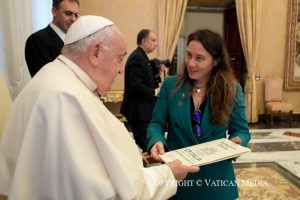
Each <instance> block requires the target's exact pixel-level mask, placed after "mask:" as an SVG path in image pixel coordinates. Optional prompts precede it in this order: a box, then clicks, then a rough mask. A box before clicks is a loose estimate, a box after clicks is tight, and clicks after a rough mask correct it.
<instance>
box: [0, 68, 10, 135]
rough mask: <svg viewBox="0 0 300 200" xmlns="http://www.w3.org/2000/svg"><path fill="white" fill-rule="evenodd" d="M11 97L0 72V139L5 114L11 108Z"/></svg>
mask: <svg viewBox="0 0 300 200" xmlns="http://www.w3.org/2000/svg"><path fill="white" fill-rule="evenodd" d="M11 104H12V101H11V97H10V94H9V91H8V87H7V84H6V82H5V80H4V79H3V76H2V74H1V72H0V138H1V135H2V131H3V128H4V124H5V121H6V117H7V114H8V112H9V110H10V108H11Z"/></svg>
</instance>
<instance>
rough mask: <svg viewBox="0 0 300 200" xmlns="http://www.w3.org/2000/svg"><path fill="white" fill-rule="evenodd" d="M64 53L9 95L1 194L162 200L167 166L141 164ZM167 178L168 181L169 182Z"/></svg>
mask: <svg viewBox="0 0 300 200" xmlns="http://www.w3.org/2000/svg"><path fill="white" fill-rule="evenodd" d="M95 90H96V85H95V83H94V82H93V81H92V80H91V79H90V78H89V77H88V76H87V74H85V73H84V72H83V71H82V70H81V69H80V68H79V67H78V66H77V65H75V64H74V63H73V62H72V61H71V60H69V59H68V58H66V57H65V56H62V55H60V56H59V57H58V59H56V60H55V61H53V62H52V63H49V64H47V65H46V66H44V67H43V68H42V69H41V71H40V72H39V73H38V74H37V75H36V76H35V77H34V78H33V79H32V80H31V81H30V82H29V83H28V85H27V86H26V87H25V88H24V89H23V91H22V92H21V93H20V94H19V96H18V97H17V98H16V100H15V102H14V105H13V108H12V111H11V113H10V115H9V118H8V121H7V124H6V127H5V131H4V134H3V136H2V140H1V144H0V193H2V194H6V195H9V199H12V200H44V199H47V200H52V199H53V200H54V199H55V200H96V199H97V200H102V199H166V198H168V197H170V196H172V195H174V194H175V193H176V189H177V186H176V184H173V183H174V182H175V179H174V176H173V174H172V172H171V170H170V169H169V168H168V167H167V166H166V165H161V166H156V167H151V168H143V164H142V158H141V155H140V152H139V150H138V148H137V146H136V145H135V143H134V140H133V139H132V138H131V136H130V135H129V133H128V131H127V129H126V127H125V126H124V124H123V123H121V122H120V121H119V120H118V119H117V118H116V117H115V116H114V115H113V114H111V112H110V111H109V110H107V108H106V107H105V106H104V105H103V103H102V101H101V100H100V99H99V97H98V96H97V95H96V94H95V92H94V91H95ZM171 183H172V184H171Z"/></svg>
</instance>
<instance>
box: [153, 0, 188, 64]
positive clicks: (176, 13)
mask: <svg viewBox="0 0 300 200" xmlns="http://www.w3.org/2000/svg"><path fill="white" fill-rule="evenodd" d="M187 2H188V0H180V1H178V0H159V1H158V47H159V48H158V52H159V57H160V58H161V59H169V60H171V59H172V58H173V55H174V52H175V49H176V45H177V41H178V38H179V33H180V29H181V26H182V23H183V19H184V14H185V9H186V5H187Z"/></svg>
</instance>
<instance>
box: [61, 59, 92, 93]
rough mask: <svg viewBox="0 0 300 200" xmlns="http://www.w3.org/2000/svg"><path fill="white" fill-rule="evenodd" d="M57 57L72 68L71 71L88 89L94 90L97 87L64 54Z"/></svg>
mask: <svg viewBox="0 0 300 200" xmlns="http://www.w3.org/2000/svg"><path fill="white" fill-rule="evenodd" d="M57 59H58V60H59V61H61V62H62V63H63V64H65V65H66V66H67V67H68V68H69V69H70V70H72V72H74V74H75V75H76V76H77V77H78V78H79V80H80V81H81V82H82V83H83V84H84V85H85V86H86V87H87V88H88V89H89V90H91V91H92V92H95V90H96V89H97V85H96V83H95V82H94V81H93V80H92V79H91V78H90V77H89V76H88V75H87V74H86V73H85V72H84V71H83V70H82V69H81V68H80V67H78V65H76V64H75V63H74V62H73V61H72V60H70V59H69V58H67V57H66V56H64V55H59V56H58V57H57Z"/></svg>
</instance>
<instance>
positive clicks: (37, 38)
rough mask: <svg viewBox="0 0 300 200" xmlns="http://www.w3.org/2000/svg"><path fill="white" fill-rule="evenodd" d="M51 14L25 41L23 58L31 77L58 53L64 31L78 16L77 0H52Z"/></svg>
mask: <svg viewBox="0 0 300 200" xmlns="http://www.w3.org/2000/svg"><path fill="white" fill-rule="evenodd" d="M52 15H53V20H52V22H51V23H50V24H49V25H48V26H47V27H46V28H44V29H41V30H39V31H37V32H35V33H33V34H31V35H30V36H29V37H28V39H27V41H26V45H25V59H26V63H27V66H28V69H29V73H30V75H31V77H33V76H34V75H35V74H36V73H37V72H38V71H39V70H40V69H41V68H42V67H43V66H44V65H45V64H47V63H49V62H52V61H53V60H54V59H55V58H56V57H57V56H58V55H59V54H60V51H61V49H62V47H63V45H64V39H65V36H66V32H67V31H68V29H69V28H70V26H71V24H73V22H75V20H76V19H77V18H78V17H79V0H53V2H52Z"/></svg>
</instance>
